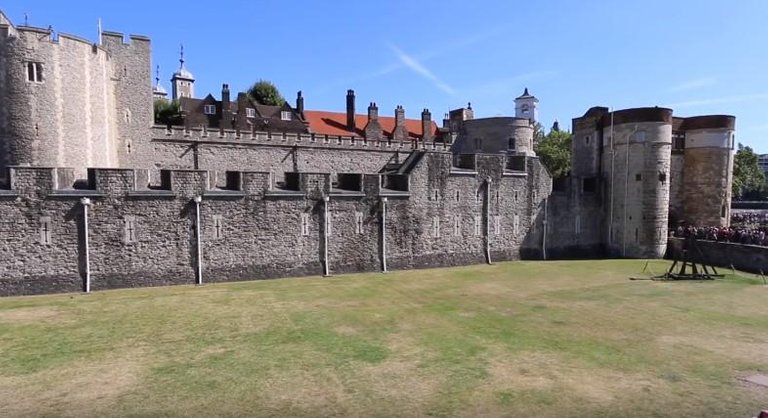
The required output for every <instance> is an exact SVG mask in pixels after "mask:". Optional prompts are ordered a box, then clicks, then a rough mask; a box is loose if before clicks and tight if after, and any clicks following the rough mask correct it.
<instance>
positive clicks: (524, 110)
mask: <svg viewBox="0 0 768 418" xmlns="http://www.w3.org/2000/svg"><path fill="white" fill-rule="evenodd" d="M528 111H529V108H528V105H527V104H524V105H523V114H524V115H527V114H528Z"/></svg>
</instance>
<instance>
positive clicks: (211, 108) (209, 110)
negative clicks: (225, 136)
mask: <svg viewBox="0 0 768 418" xmlns="http://www.w3.org/2000/svg"><path fill="white" fill-rule="evenodd" d="M203 113H205V114H206V115H215V114H216V105H205V106H203Z"/></svg>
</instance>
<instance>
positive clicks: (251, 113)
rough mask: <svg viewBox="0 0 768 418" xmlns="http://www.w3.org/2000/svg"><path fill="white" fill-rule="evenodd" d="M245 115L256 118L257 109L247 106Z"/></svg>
mask: <svg viewBox="0 0 768 418" xmlns="http://www.w3.org/2000/svg"><path fill="white" fill-rule="evenodd" d="M245 117H248V118H255V117H256V109H254V108H252V107H246V108H245Z"/></svg>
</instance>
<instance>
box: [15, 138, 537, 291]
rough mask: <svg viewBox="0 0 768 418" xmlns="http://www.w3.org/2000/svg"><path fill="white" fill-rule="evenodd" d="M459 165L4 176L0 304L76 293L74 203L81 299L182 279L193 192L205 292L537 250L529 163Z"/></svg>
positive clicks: (416, 155) (189, 268)
mask: <svg viewBox="0 0 768 418" xmlns="http://www.w3.org/2000/svg"><path fill="white" fill-rule="evenodd" d="M470 157H471V158H467V159H465V164H464V166H463V167H456V166H454V164H453V157H452V155H451V154H450V153H445V152H429V151H424V150H417V151H413V152H411V153H410V154H409V155H408V156H407V157H406V158H404V159H403V161H402V162H401V164H400V166H401V168H400V170H393V171H389V172H387V173H382V174H355V173H343V172H338V173H337V174H336V179H335V180H334V179H333V178H332V175H331V174H330V173H308V172H303V173H295V172H291V173H285V174H283V176H282V180H278V179H277V176H275V175H273V174H272V173H270V172H257V171H237V172H234V171H231V172H226V173H224V172H217V171H204V170H163V171H162V172H161V174H160V181H159V184H158V185H157V186H152V187H148V186H147V184H148V181H147V179H148V177H149V174H148V173H149V171H148V170H145V169H91V170H89V172H88V182H87V184H82V183H75V184H76V185H77V188H73V187H72V184H73V182H74V179H75V177H76V175H75V173H74V172H73V171H72V170H71V169H62V168H28V167H14V168H11V169H10V172H9V173H10V174H9V179H10V186H9V188H8V189H4V190H0V211H2V213H3V214H5V216H4V218H3V221H2V222H0V234H2V235H3V236H4V237H6V238H5V239H4V240H3V241H2V246H0V295H15V294H36V293H51V292H73V291H80V290H82V289H83V286H84V280H85V271H86V264H85V233H86V229H85V227H84V212H83V206H82V204H81V202H80V199H81V198H83V197H88V198H89V199H90V200H91V205H90V206H89V211H88V228H87V233H88V241H89V246H88V249H89V259H90V273H91V283H92V285H91V286H92V289H94V290H99V289H107V288H116V287H132V286H155V285H167V284H184V283H187V284H189V283H195V281H196V269H197V265H198V264H197V263H198V260H197V246H196V242H197V239H196V235H195V234H196V232H195V231H196V225H195V222H196V221H195V220H196V215H197V213H196V206H195V203H194V201H193V198H194V197H195V196H201V197H202V202H201V203H200V211H201V212H200V215H201V216H200V219H201V221H200V228H201V230H202V233H201V241H202V246H201V252H202V271H203V281H204V282H207V281H227V280H246V279H260V278H272V277H284V276H297V275H311V274H322V273H323V272H324V269H325V267H326V264H327V268H328V269H329V272H330V273H340V272H351V271H378V270H380V269H382V268H383V266H384V265H385V264H386V265H387V268H389V269H402V268H419V267H429V266H446V265H458V264H469V263H477V262H482V261H483V260H486V257H487V256H488V255H489V254H490V256H491V259H492V260H513V259H518V258H520V256H521V252H522V253H524V252H525V251H523V250H521V249H522V248H523V247H526V246H533V247H536V246H538V243H539V242H540V241H539V240H538V239H537V238H536V233H535V231H537V230H539V231H541V230H543V229H544V225H543V224H542V223H539V225H534V224H535V223H536V222H541V216H540V214H539V210H538V209H537V208H539V207H541V206H542V205H543V200H544V198H545V197H546V196H547V195H548V193H549V191H550V179H549V177H548V175H547V174H546V171H545V170H544V169H543V167H542V166H541V165H540V163H539V161H538V159H536V158H530V157H529V158H526V157H520V158H523V159H524V161H525V163H523V164H522V165H523V166H524V167H525V169H524V170H510V169H508V168H507V167H508V166H510V164H509V163H508V162H507V157H504V156H502V155H483V154H478V155H471V156H470ZM517 167H520V165H517ZM326 198H327V201H326V200H325V199H326ZM385 198H386V201H384V199H385ZM326 205H327V208H326ZM385 206H386V222H385V228H384V229H382V213H383V209H384V207H385ZM326 211H327V213H328V223H327V225H328V227H327V228H326V217H325V216H326V215H325V214H326ZM326 235H327V236H326ZM326 239H327V243H328V244H327V246H326V245H325V243H326ZM383 244H384V245H383ZM326 253H327V258H326V255H325V254H326ZM385 256H386V259H385V258H384V257H385Z"/></svg>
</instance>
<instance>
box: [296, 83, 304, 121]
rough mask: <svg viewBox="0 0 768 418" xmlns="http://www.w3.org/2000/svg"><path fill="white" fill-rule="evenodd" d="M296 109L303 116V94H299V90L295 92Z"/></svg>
mask: <svg viewBox="0 0 768 418" xmlns="http://www.w3.org/2000/svg"><path fill="white" fill-rule="evenodd" d="M296 111H297V112H298V113H299V115H301V117H302V118H303V117H304V96H302V95H301V90H299V92H298V93H296Z"/></svg>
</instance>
